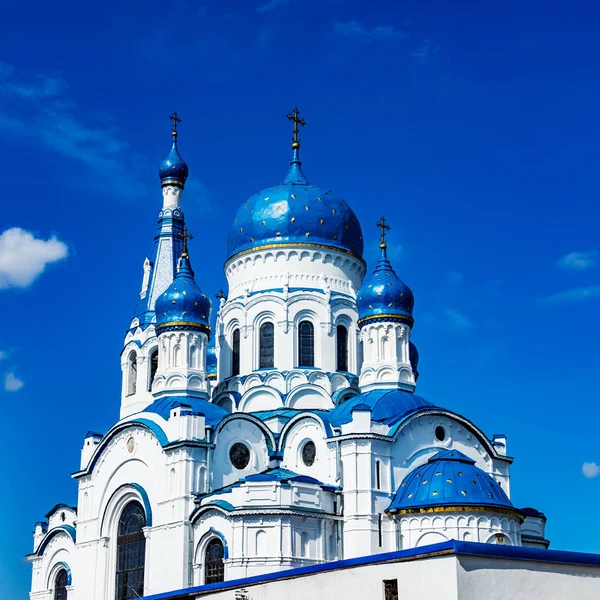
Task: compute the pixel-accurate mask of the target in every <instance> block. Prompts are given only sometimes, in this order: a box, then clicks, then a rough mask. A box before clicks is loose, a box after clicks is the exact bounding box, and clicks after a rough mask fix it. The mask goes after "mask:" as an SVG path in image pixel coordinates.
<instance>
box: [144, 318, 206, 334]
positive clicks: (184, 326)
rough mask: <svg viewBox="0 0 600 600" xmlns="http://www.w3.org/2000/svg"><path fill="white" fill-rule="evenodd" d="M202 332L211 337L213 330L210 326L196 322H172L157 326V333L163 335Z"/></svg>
mask: <svg viewBox="0 0 600 600" xmlns="http://www.w3.org/2000/svg"><path fill="white" fill-rule="evenodd" d="M184 330H189V331H202V332H204V333H207V334H209V335H210V333H211V331H212V329H211V327H210V325H205V324H204V323H196V322H194V321H170V322H168V323H162V324H161V325H157V326H156V333H157V335H158V334H159V333H163V332H165V331H184Z"/></svg>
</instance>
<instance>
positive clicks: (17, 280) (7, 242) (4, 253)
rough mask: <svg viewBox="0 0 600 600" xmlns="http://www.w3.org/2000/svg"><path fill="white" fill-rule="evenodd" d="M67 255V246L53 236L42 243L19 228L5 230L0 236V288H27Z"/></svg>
mask: <svg viewBox="0 0 600 600" xmlns="http://www.w3.org/2000/svg"><path fill="white" fill-rule="evenodd" d="M67 254H68V248H67V245H66V244H65V243H64V242H61V241H60V240H58V239H57V238H56V237H54V236H52V237H51V238H50V239H48V240H43V239H38V238H36V237H35V236H34V235H33V234H32V233H30V232H29V231H25V230H24V229H20V228H19V227H13V228H11V229H7V230H6V231H4V232H3V233H2V234H1V235H0V289H6V288H13V287H16V288H24V287H28V286H29V285H31V284H32V283H33V282H34V281H35V280H36V279H37V278H38V277H39V276H40V275H41V274H42V273H43V272H44V269H45V268H46V266H47V265H49V264H50V263H53V262H56V261H59V260H62V259H64V258H66V256H67Z"/></svg>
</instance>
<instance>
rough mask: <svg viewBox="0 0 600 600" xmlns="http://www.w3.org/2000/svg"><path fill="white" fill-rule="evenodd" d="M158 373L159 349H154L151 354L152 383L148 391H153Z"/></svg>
mask: <svg viewBox="0 0 600 600" xmlns="http://www.w3.org/2000/svg"><path fill="white" fill-rule="evenodd" d="M156 371H158V348H154V350H152V352H151V353H150V383H149V384H148V391H152V384H153V383H154V378H155V377H156Z"/></svg>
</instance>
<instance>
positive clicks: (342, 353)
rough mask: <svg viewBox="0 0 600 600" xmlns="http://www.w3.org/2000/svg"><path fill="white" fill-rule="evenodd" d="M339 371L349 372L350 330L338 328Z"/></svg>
mask: <svg viewBox="0 0 600 600" xmlns="http://www.w3.org/2000/svg"><path fill="white" fill-rule="evenodd" d="M337 370H338V371H348V330H347V329H346V328H345V327H344V326H343V325H338V326H337Z"/></svg>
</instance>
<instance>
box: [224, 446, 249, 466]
mask: <svg viewBox="0 0 600 600" xmlns="http://www.w3.org/2000/svg"><path fill="white" fill-rule="evenodd" d="M229 460H230V461H231V464H232V465H233V466H234V467H235V468H236V469H239V470H240V471H241V470H242V469H245V468H246V467H247V466H248V463H249V462H250V450H249V449H248V446H246V445H245V444H240V442H236V443H235V444H234V445H233V446H231V448H230V450H229Z"/></svg>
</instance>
